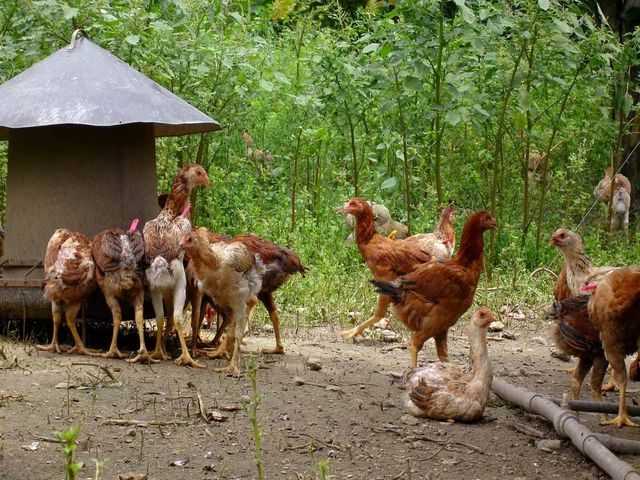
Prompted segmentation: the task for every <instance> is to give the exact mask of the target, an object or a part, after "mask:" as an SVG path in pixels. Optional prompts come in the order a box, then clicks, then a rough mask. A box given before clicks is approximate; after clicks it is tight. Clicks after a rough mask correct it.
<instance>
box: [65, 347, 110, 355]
mask: <svg viewBox="0 0 640 480" xmlns="http://www.w3.org/2000/svg"><path fill="white" fill-rule="evenodd" d="M67 353H77V354H78V355H87V356H89V357H100V356H101V355H102V353H100V351H99V350H93V349H92V348H87V347H85V346H84V345H75V346H73V347H71V348H70V349H69V350H67Z"/></svg>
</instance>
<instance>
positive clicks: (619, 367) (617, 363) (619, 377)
mask: <svg viewBox="0 0 640 480" xmlns="http://www.w3.org/2000/svg"><path fill="white" fill-rule="evenodd" d="M609 360H610V362H611V366H612V367H613V377H614V381H615V383H616V384H617V385H618V388H619V390H620V391H619V395H620V407H619V409H618V416H617V417H615V418H614V419H612V420H605V421H602V422H600V425H615V426H616V427H618V428H620V427H622V426H623V425H626V426H628V427H637V426H638V424H637V423H635V422H633V421H632V420H631V417H629V414H628V413H627V399H626V393H627V367H626V365H625V363H624V357H622V358H610V359H609Z"/></svg>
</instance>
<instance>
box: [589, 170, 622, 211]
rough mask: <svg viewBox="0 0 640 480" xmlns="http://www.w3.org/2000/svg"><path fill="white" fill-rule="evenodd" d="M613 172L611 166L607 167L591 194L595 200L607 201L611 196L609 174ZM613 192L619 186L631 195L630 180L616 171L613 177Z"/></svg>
mask: <svg viewBox="0 0 640 480" xmlns="http://www.w3.org/2000/svg"><path fill="white" fill-rule="evenodd" d="M612 173H613V171H612V169H611V167H609V168H607V169H606V170H605V172H604V178H603V179H602V180H600V182H598V185H597V186H596V188H595V190H594V191H593V195H594V196H595V197H596V200H601V201H603V202H606V203H608V202H609V199H610V198H611V193H612V192H611V174H612ZM614 179H615V180H614V185H613V193H615V191H616V190H618V189H619V188H623V189H624V190H625V191H626V192H627V193H628V194H629V195H631V182H629V179H628V178H627V177H625V176H624V175H623V174H621V173H616V175H615V177H614Z"/></svg>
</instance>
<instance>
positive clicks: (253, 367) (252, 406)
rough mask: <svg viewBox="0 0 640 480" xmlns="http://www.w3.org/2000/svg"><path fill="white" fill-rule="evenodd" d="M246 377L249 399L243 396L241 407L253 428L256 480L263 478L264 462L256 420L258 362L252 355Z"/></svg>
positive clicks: (260, 431) (258, 403)
mask: <svg viewBox="0 0 640 480" xmlns="http://www.w3.org/2000/svg"><path fill="white" fill-rule="evenodd" d="M246 378H247V380H249V383H250V385H251V398H250V400H249V401H247V399H246V398H245V397H244V396H243V398H242V408H243V409H244V412H245V413H246V414H247V416H248V417H249V420H250V421H251V427H252V429H253V443H254V444H255V447H256V467H257V469H258V480H264V479H265V475H264V462H263V460H262V430H261V429H260V424H259V422H258V406H259V405H260V402H261V400H262V399H261V398H260V394H259V393H258V362H257V361H256V359H255V357H254V356H253V355H250V356H249V361H248V362H247V373H246Z"/></svg>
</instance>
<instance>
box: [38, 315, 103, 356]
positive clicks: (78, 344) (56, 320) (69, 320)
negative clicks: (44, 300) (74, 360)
mask: <svg viewBox="0 0 640 480" xmlns="http://www.w3.org/2000/svg"><path fill="white" fill-rule="evenodd" d="M79 311H80V304H79V303H78V304H72V305H67V307H66V308H65V309H64V314H65V322H66V324H67V326H68V327H69V330H70V331H71V336H72V337H73V341H74V346H73V347H72V348H70V349H69V350H67V352H66V353H78V354H80V355H89V356H96V355H98V351H97V350H92V349H89V348H86V347H85V346H84V342H83V341H82V338H80V335H79V334H78V330H77V329H76V318H77V316H78V312H79ZM51 313H52V317H53V336H52V338H51V343H50V344H49V345H46V346H45V345H38V346H37V348H38V350H40V351H43V352H56V353H61V352H62V349H61V348H60V344H59V343H58V333H59V331H60V324H61V323H62V306H61V305H60V304H59V303H57V302H52V303H51Z"/></svg>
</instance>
